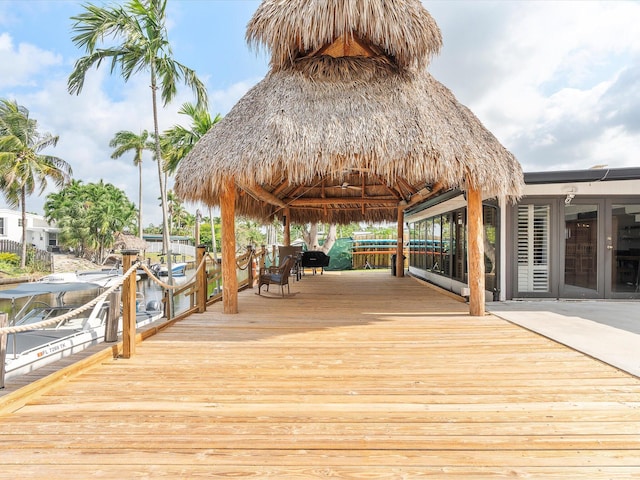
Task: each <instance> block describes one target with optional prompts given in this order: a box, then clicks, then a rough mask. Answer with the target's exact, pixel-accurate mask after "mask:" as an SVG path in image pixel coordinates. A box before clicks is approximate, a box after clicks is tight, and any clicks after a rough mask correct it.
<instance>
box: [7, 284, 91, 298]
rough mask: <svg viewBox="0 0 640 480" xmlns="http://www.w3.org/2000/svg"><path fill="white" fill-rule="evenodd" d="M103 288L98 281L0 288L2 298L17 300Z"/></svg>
mask: <svg viewBox="0 0 640 480" xmlns="http://www.w3.org/2000/svg"><path fill="white" fill-rule="evenodd" d="M96 288H102V287H101V286H100V285H98V284H97V283H91V282H69V283H44V282H43V283H39V282H32V283H22V284H20V285H18V286H17V287H14V288H10V289H7V290H0V300H15V299H17V298H24V297H33V296H34V295H43V294H45V293H60V292H75V291H78V290H92V289H96Z"/></svg>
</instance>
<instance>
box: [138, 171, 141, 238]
mask: <svg viewBox="0 0 640 480" xmlns="http://www.w3.org/2000/svg"><path fill="white" fill-rule="evenodd" d="M138 236H139V237H140V238H142V160H140V161H139V162H138Z"/></svg>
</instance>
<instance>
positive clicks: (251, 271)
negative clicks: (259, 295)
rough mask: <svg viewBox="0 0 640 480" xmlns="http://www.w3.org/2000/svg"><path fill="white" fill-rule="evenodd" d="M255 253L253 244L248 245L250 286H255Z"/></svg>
mask: <svg viewBox="0 0 640 480" xmlns="http://www.w3.org/2000/svg"><path fill="white" fill-rule="evenodd" d="M253 254H254V249H253V245H247V255H248V256H249V259H248V260H247V284H248V285H249V287H251V288H253V280H254V279H253Z"/></svg>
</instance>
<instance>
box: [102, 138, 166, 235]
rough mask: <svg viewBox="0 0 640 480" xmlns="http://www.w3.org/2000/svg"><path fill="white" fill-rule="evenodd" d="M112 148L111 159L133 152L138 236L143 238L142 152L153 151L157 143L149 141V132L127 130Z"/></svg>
mask: <svg viewBox="0 0 640 480" xmlns="http://www.w3.org/2000/svg"><path fill="white" fill-rule="evenodd" d="M109 146H110V147H111V148H115V150H114V151H113V153H112V154H111V158H114V159H115V158H120V157H121V156H122V155H124V154H125V153H127V152H130V151H132V150H133V152H134V155H133V164H134V165H136V166H137V167H138V236H139V237H140V238H142V152H143V151H144V150H151V151H153V150H154V148H155V143H154V142H152V141H150V140H149V132H147V131H146V130H143V131H142V132H140V135H136V134H135V133H133V132H129V131H127V130H121V131H119V132H118V133H116V134H115V136H114V137H113V139H112V140H111V142H109Z"/></svg>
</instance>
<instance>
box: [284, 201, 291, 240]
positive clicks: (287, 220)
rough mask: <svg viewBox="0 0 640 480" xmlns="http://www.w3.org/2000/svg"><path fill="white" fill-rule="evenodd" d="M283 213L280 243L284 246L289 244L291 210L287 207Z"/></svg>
mask: <svg viewBox="0 0 640 480" xmlns="http://www.w3.org/2000/svg"><path fill="white" fill-rule="evenodd" d="M283 215H284V238H283V239H282V243H284V244H285V246H287V247H288V246H289V245H291V212H290V210H289V209H288V208H285V209H284V210H283Z"/></svg>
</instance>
